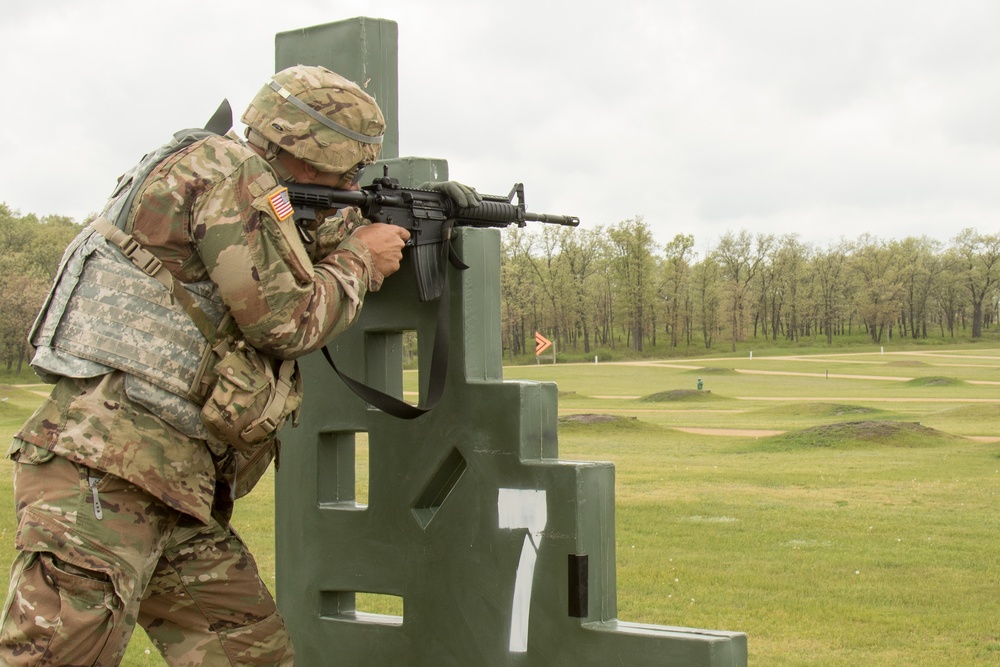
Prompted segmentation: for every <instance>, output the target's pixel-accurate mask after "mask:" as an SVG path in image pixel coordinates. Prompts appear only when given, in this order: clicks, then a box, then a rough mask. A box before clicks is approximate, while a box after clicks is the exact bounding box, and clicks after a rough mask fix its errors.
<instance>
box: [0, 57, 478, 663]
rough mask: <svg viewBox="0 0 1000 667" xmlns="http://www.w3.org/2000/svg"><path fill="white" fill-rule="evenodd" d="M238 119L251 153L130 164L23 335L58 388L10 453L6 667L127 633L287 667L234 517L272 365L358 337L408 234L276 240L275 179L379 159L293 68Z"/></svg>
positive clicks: (263, 456) (346, 171)
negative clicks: (362, 318)
mask: <svg viewBox="0 0 1000 667" xmlns="http://www.w3.org/2000/svg"><path fill="white" fill-rule="evenodd" d="M213 121H214V119H213ZM243 121H244V123H246V125H247V137H246V138H247V143H244V142H243V141H241V140H240V139H239V138H237V137H236V136H235V135H233V134H232V133H230V134H228V135H225V136H222V135H221V134H218V133H216V132H219V131H220V128H217V127H216V128H210V129H213V130H215V131H214V132H211V131H199V130H188V131H183V132H180V133H178V134H176V135H175V136H174V140H173V141H171V142H170V143H168V144H166V145H165V146H163V147H161V148H160V149H159V150H157V151H154V152H153V153H151V154H150V155H147V156H146V157H145V158H144V159H143V161H142V162H140V163H139V164H138V165H136V167H135V168H133V169H132V170H131V171H130V172H129V173H127V174H126V175H125V176H123V177H122V178H121V179H120V181H119V185H118V187H117V189H116V190H115V192H114V193H113V195H112V197H111V199H110V200H109V201H108V204H107V206H106V208H105V210H104V211H103V212H102V215H101V216H100V217H99V218H98V220H96V221H95V222H94V223H93V224H92V225H90V226H88V227H87V229H85V230H84V231H83V232H81V234H80V236H79V237H78V238H77V239H76V240H75V241H74V242H73V243H72V244H71V245H70V246H69V248H67V250H66V253H65V255H64V258H63V264H62V265H61V267H60V272H59V275H58V276H57V278H56V281H55V284H54V286H53V289H52V292H51V293H50V295H49V298H48V300H47V301H46V304H45V306H44V307H43V309H42V312H41V313H40V314H39V318H38V321H37V322H36V324H35V327H34V329H33V331H32V334H31V342H32V344H33V345H34V346H35V348H36V354H35V357H34V359H33V361H32V365H33V366H34V367H35V369H36V371H37V372H38V373H39V375H41V376H42V377H43V378H45V379H46V380H48V381H50V382H54V383H55V387H54V388H53V390H52V394H51V396H50V397H49V398H48V399H47V400H46V401H45V403H43V405H42V406H41V407H40V408H39V409H38V410H37V411H36V413H35V414H34V415H33V416H32V417H31V418H29V419H28V421H27V422H26V423H25V424H24V426H23V427H22V429H21V430H20V432H19V433H18V434H17V437H16V438H15V440H14V443H13V445H12V446H11V449H10V452H9V456H10V458H11V459H13V461H14V462H15V466H14V497H15V503H16V511H17V518H18V522H19V526H18V532H17V535H16V538H15V543H16V547H17V550H18V554H17V557H16V559H15V562H14V564H13V567H12V570H11V584H10V591H9V594H8V596H7V601H6V604H5V606H4V609H3V614H2V618H0V663H2V664H5V665H36V664H40V665H67V664H72V665H116V664H118V663H119V662H120V661H121V657H122V654H123V653H124V651H125V648H126V646H127V643H128V640H129V637H130V636H131V633H132V630H133V629H134V627H135V624H136V623H138V624H140V625H141V626H142V627H143V628H144V629H145V630H146V632H147V634H148V635H149V637H150V638H151V640H152V641H153V643H154V644H155V645H156V647H157V648H158V649H159V650H160V652H161V653H162V654H163V656H164V659H165V660H166V661H167V663H168V664H170V665H230V664H231V665H290V664H292V661H293V653H292V648H291V645H290V643H289V639H288V634H287V631H286V629H285V626H284V622H283V621H282V619H281V617H280V615H279V614H278V612H277V609H276V607H275V604H274V600H273V598H272V597H271V595H270V593H269V592H268V590H267V588H266V586H265V585H264V583H263V582H262V581H261V579H260V577H259V576H258V574H257V566H256V564H255V562H254V560H253V557H252V555H251V554H250V553H249V551H248V550H247V548H246V546H245V545H244V544H243V542H242V541H241V540H240V538H239V536H238V535H237V534H236V532H235V531H234V530H233V529H232V527H231V526H230V525H229V519H230V516H231V510H232V502H233V500H234V499H235V498H236V497H239V496H240V495H242V494H244V493H246V492H247V491H248V490H249V488H250V487H252V485H253V483H254V482H255V481H256V479H257V478H258V477H259V476H260V474H261V472H262V471H263V470H264V469H265V468H266V466H267V464H268V463H269V462H270V460H271V459H272V457H274V456H275V455H276V453H277V449H278V447H279V443H278V442H277V439H276V438H275V437H274V434H275V432H276V431H277V428H278V427H280V425H281V424H282V423H283V422H284V421H285V419H286V418H287V416H288V415H289V413H292V412H293V411H294V410H295V408H297V407H298V405H299V403H300V402H301V381H300V379H299V378H298V373H297V370H296V369H295V366H294V362H291V361H287V360H291V359H294V358H296V357H299V356H301V355H303V354H306V353H308V352H311V351H313V350H316V349H318V348H319V347H321V346H322V345H323V344H324V343H326V342H327V341H328V340H329V339H330V338H331V337H333V336H336V335H337V334H338V333H339V332H341V331H343V330H344V329H345V328H346V327H348V326H350V325H351V324H352V323H353V322H354V321H355V319H356V318H357V316H358V313H359V310H360V308H361V304H362V301H363V300H364V297H365V295H366V293H367V292H369V291H374V290H378V289H379V287H380V286H381V284H382V281H383V279H384V278H385V277H386V276H389V275H391V274H392V273H394V272H395V271H396V270H397V269H398V268H399V263H400V260H401V258H402V248H403V244H404V242H405V240H406V239H407V238H408V233H407V232H406V231H405V230H403V229H401V228H399V227H394V226H391V225H386V224H379V223H369V222H368V221H367V220H364V219H363V218H362V217H361V215H360V213H359V212H358V211H357V210H356V209H351V208H348V209H344V210H341V211H338V212H337V213H336V214H335V215H331V216H330V217H326V218H324V219H323V220H320V221H317V224H316V225H314V226H313V229H312V230H311V232H310V233H309V234H308V235H305V238H304V239H303V237H301V236H300V233H299V231H298V230H297V229H296V227H295V225H294V224H293V221H292V218H291V213H292V211H291V207H290V205H289V204H288V199H287V195H286V194H285V192H284V189H283V187H282V185H281V182H282V181H293V180H294V181H296V182H299V183H314V184H320V185H326V186H330V187H335V188H340V189H356V188H357V187H358V185H357V183H358V176H359V174H360V171H361V170H362V169H363V168H364V166H365V165H367V164H370V163H372V162H374V161H375V160H376V159H377V158H378V155H379V151H380V145H381V141H382V134H383V132H384V129H385V122H384V119H383V117H382V113H381V111H380V110H379V108H378V105H377V104H376V103H375V100H374V99H372V98H371V97H370V96H369V95H367V94H366V93H365V92H364V91H362V90H361V88H359V87H358V86H357V85H355V84H354V83H352V82H349V81H347V80H346V79H344V78H343V77H341V76H339V75H337V74H335V73H333V72H330V71H329V70H326V69H323V68H321V67H305V66H297V67H293V68H290V69H287V70H284V71H282V72H279V73H278V74H276V75H275V76H274V77H273V79H272V80H271V81H270V82H269V84H268V85H265V86H264V87H263V88H262V89H261V91H260V93H258V95H257V96H256V97H255V98H254V100H253V101H252V102H251V104H250V106H249V108H248V109H247V111H246V113H245V114H244V115H243ZM226 125H227V127H223V128H221V132H225V131H226V129H228V123H227V124H226ZM433 187H437V188H440V189H442V190H444V191H446V192H448V193H449V195H451V196H452V197H453V198H454V199H455V200H456V203H458V204H459V205H463V206H466V205H475V204H476V203H477V202H478V200H479V196H478V195H477V194H476V193H475V191H474V190H472V189H471V188H466V187H465V186H461V185H459V184H456V183H452V182H449V183H443V184H442V183H439V184H433ZM261 388H263V389H261ZM241 420H242V421H241ZM248 420H249V421H248Z"/></svg>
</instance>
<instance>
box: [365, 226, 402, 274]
mask: <svg viewBox="0 0 1000 667" xmlns="http://www.w3.org/2000/svg"><path fill="white" fill-rule="evenodd" d="M351 236H352V237H354V238H356V239H357V240H359V241H361V242H362V243H364V244H365V245H366V246H368V252H369V253H371V257H372V264H373V265H374V266H375V270H376V271H377V272H379V273H380V274H382V277H386V276H391V275H392V274H394V273H395V272H396V271H399V263H400V262H401V261H402V260H403V246H404V244H405V243H406V241H407V239H409V238H410V232H408V231H407V230H405V229H403V228H402V227H397V226H396V225H387V224H385V223H382V222H373V223H371V224H370V225H365V226H364V227H359V228H357V229H356V230H354V232H353V233H352V234H351Z"/></svg>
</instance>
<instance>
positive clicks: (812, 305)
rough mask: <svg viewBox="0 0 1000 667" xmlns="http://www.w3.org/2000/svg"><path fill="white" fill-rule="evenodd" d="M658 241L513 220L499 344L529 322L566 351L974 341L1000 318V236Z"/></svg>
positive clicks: (523, 335) (524, 343) (682, 237)
mask: <svg viewBox="0 0 1000 667" xmlns="http://www.w3.org/2000/svg"><path fill="white" fill-rule="evenodd" d="M694 248H695V239H694V237H693V236H691V235H687V234H678V235H676V236H675V237H674V238H673V239H672V240H671V241H670V242H669V243H666V244H665V245H660V244H658V243H657V242H656V241H655V239H654V237H653V234H652V231H651V229H650V227H649V225H648V224H647V223H646V222H645V221H644V220H643V218H642V217H636V218H632V219H629V220H624V221H622V222H619V223H617V224H614V225H610V226H608V227H597V228H594V229H573V230H571V229H565V228H551V227H546V228H543V229H541V230H527V229H523V230H511V231H510V232H507V233H506V234H505V236H504V239H503V242H502V252H503V259H502V265H501V266H502V271H501V300H502V308H503V313H502V315H503V338H504V346H505V348H506V349H507V351H508V353H509V354H510V355H511V357H516V356H517V355H523V354H528V353H530V352H531V351H532V349H531V348H532V346H533V344H534V338H533V336H534V331H539V332H542V333H543V334H545V335H546V336H547V337H549V338H550V339H552V340H554V341H556V344H557V347H558V348H559V350H560V351H564V352H582V353H584V354H588V355H589V353H591V351H592V350H594V349H596V348H602V349H610V350H615V349H618V348H624V349H627V350H629V351H631V352H632V353H642V352H643V351H644V350H646V349H647V346H652V347H654V348H656V351H657V353H658V354H660V353H666V354H671V353H674V352H676V353H678V354H683V353H693V351H694V350H693V349H694V348H697V349H699V350H712V349H721V350H731V351H734V352H735V351H736V349H737V345H738V344H740V343H746V342H748V341H753V340H762V341H771V342H777V341H788V342H791V343H799V342H802V341H809V342H813V343H820V342H825V343H826V344H828V345H833V344H834V342H835V341H836V340H837V339H838V338H841V337H843V338H844V339H846V338H847V337H854V338H857V336H858V335H859V334H863V335H864V336H865V337H866V338H867V339H870V341H871V342H872V343H874V344H881V343H884V342H886V341H888V340H891V339H893V338H894V337H897V338H910V339H914V340H918V339H926V338H929V337H934V336H938V337H943V338H956V337H959V336H967V337H970V338H971V339H973V340H975V339H979V338H981V337H982V336H983V332H984V330H986V329H987V328H988V327H990V326H992V325H994V324H995V323H996V322H997V320H998V315H1000V310H998V308H1000V306H998V303H1000V235H998V234H982V233H979V232H978V231H976V230H975V229H971V228H970V229H964V230H962V231H961V232H960V233H958V234H957V235H955V237H954V238H952V239H951V241H950V242H949V243H947V244H945V243H942V242H940V241H936V240H933V239H930V238H927V237H920V238H912V237H911V238H905V239H902V240H884V239H880V238H877V237H875V236H872V235H870V234H864V235H862V236H861V237H860V238H858V239H857V240H854V241H846V240H842V241H840V242H837V243H834V244H831V245H829V246H828V247H825V248H820V247H817V246H814V245H811V244H808V243H804V242H802V241H801V240H800V239H799V238H798V236H797V235H794V234H792V235H784V236H776V235H773V234H751V233H750V232H747V231H738V232H727V233H726V234H724V235H723V236H722V237H721V238H720V239H719V240H718V243H717V244H715V246H714V247H713V248H711V249H710V250H709V251H707V252H706V253H705V254H704V256H702V257H699V256H698V255H697V254H696V253H695V251H694Z"/></svg>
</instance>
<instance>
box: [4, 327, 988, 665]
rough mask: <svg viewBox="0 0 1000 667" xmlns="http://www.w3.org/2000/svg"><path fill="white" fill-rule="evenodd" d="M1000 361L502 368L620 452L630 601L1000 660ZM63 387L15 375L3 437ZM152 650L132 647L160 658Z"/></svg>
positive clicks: (841, 648)
mask: <svg viewBox="0 0 1000 667" xmlns="http://www.w3.org/2000/svg"><path fill="white" fill-rule="evenodd" d="M709 369H722V370H721V371H718V372H715V371H710V370H709ZM748 371H753V372H748ZM998 371H1000V350H995V349H987V348H983V347H976V348H975V349H971V350H957V349H952V348H947V347H938V346H934V347H926V348H922V349H920V350H916V351H912V352H906V353H899V354H896V353H893V354H885V355H882V354H879V353H878V352H877V351H876V352H871V353H866V354H859V353H856V352H851V353H838V354H827V353H824V354H821V355H815V356H808V357H807V356H803V354H801V353H800V352H799V351H796V352H795V354H794V355H792V354H789V353H788V352H787V351H782V350H778V351H775V353H774V354H768V353H767V352H766V351H758V352H757V353H756V354H755V355H754V358H753V359H752V360H751V359H749V358H748V357H735V356H734V357H723V358H720V357H718V356H714V357H711V358H708V357H706V358H703V359H685V360H682V361H679V362H675V361H648V362H630V363H622V364H614V365H612V364H604V363H601V364H592V363H590V364H557V365H537V366H536V365H532V366H522V367H509V368H506V369H505V377H506V379H508V380H512V379H526V380H537V381H549V380H552V381H556V382H558V384H559V401H560V411H559V412H560V415H559V417H560V421H559V431H558V433H559V448H560V456H561V457H562V458H566V459H575V460H611V461H613V462H614V463H615V464H616V531H617V532H616V534H617V539H616V545H617V575H618V579H617V580H618V608H619V618H621V619H623V620H628V621H637V622H646V623H656V624H663V625H683V626H689V627H703V628H712V629H725V630H740V631H744V632H746V633H747V634H748V636H749V646H750V660H751V664H754V665H767V666H771V665H776V666H779V667H780V666H785V665H824V666H832V667H840V666H842V667H856V666H859V665H864V666H866V667H867V666H885V667H888V666H893V667H895V666H897V665H908V666H910V665H915V666H935V667H936V666H939V665H988V664H998V663H1000V621H998V620H997V619H998V618H1000V596H998V595H997V591H998V589H1000V556H998V552H997V549H996V544H997V541H998V539H1000V518H998V513H997V510H996V506H997V501H998V495H1000V442H998V441H996V440H994V438H996V437H997V436H998V435H1000V434H998V433H997V430H998V429H997V425H998V423H1000V384H998V383H1000V372H998ZM698 377H701V378H702V379H703V381H704V383H705V390H706V391H705V392H703V394H704V395H703V396H701V397H697V396H696V395H697V392H696V391H695V382H696V379H697V378H698ZM939 378H947V379H948V380H949V381H947V382H941V381H940V380H938V379H939ZM406 382H407V383H410V384H412V383H413V382H414V374H411V373H407V374H406ZM44 391H45V388H44V387H25V386H18V387H14V388H12V387H0V399H3V398H6V399H7V400H6V401H0V436H3V437H4V439H9V436H10V435H11V434H12V433H13V432H14V431H15V430H16V428H17V427H18V426H19V424H20V422H21V421H22V420H23V419H24V418H25V417H26V416H27V415H28V414H30V411H31V410H32V409H33V407H34V406H35V405H37V403H38V401H40V400H41V397H40V396H39V394H38V393H37V392H42V393H44ZM708 391H710V392H711V394H710V396H711V398H710V399H708V398H707V396H709V394H707V392H708ZM673 392H677V393H676V394H673ZM656 394H666V395H667V396H670V395H674V396H675V397H676V396H692V395H695V396H696V398H699V399H700V400H656V401H643V400H642V399H643V397H650V396H653V395H656ZM685 428H690V429H711V430H712V432H713V434H699V433H690V432H685V431H683V430H680V429H685ZM775 432H778V433H777V434H776V435H774V433H775ZM715 433H725V435H719V434H715ZM359 456H360V454H359ZM0 468H2V470H0V495H3V496H4V497H7V498H9V497H10V479H9V478H10V476H9V464H7V463H3V464H0ZM365 481H366V480H365V478H364V476H363V474H361V473H360V472H359V478H358V486H359V497H360V496H363V494H364V485H365ZM272 504H273V475H268V476H266V477H265V479H264V480H263V482H262V484H261V486H260V487H259V488H258V489H257V490H256V491H254V493H253V494H251V496H250V497H249V498H247V499H246V500H245V501H243V502H241V503H240V504H239V505H238V511H237V515H236V518H235V523H236V525H237V527H238V529H239V530H240V531H241V533H242V534H243V535H244V537H245V539H246V540H247V541H248V542H249V543H250V544H251V546H252V548H253V550H254V552H255V553H256V555H257V558H258V562H259V564H260V567H261V571H262V573H263V575H264V577H265V579H266V580H268V581H269V582H270V583H272V584H273V577H274V546H273V537H272V523H273V509H272ZM0 506H2V507H4V510H5V511H4V512H3V513H0V531H2V536H3V540H2V542H0V558H2V559H4V560H5V561H9V559H10V558H11V556H12V550H11V536H12V534H13V530H14V519H13V509H12V508H11V507H10V504H9V503H7V504H5V505H0ZM148 648H149V646H148V643H146V642H145V638H144V637H142V636H138V634H137V636H136V638H135V639H134V640H133V643H132V646H130V649H129V653H128V655H127V657H126V660H125V662H124V664H126V665H159V664H162V663H161V662H160V661H159V658H158V657H157V656H155V653H150V654H147V653H146V650H147V649H148Z"/></svg>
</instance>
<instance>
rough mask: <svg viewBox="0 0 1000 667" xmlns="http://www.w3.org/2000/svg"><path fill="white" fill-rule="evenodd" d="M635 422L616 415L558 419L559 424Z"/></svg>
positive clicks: (563, 417) (570, 416)
mask: <svg viewBox="0 0 1000 667" xmlns="http://www.w3.org/2000/svg"><path fill="white" fill-rule="evenodd" d="M625 420H631V421H637V420H638V418H637V417H619V416H617V415H600V414H592V413H586V414H579V415H563V416H562V417H560V418H559V423H560V424H605V423H607V422H615V421H625Z"/></svg>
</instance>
